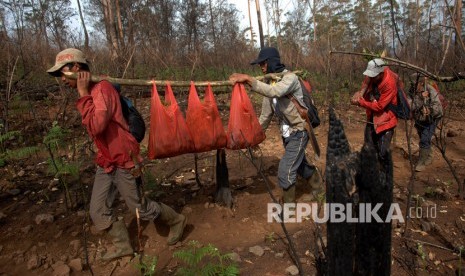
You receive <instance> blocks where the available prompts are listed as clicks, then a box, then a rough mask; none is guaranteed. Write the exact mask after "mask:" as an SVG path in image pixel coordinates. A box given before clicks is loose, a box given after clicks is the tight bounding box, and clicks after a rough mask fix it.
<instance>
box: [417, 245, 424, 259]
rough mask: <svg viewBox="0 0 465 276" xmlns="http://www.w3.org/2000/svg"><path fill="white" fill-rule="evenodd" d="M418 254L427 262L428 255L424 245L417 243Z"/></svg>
mask: <svg viewBox="0 0 465 276" xmlns="http://www.w3.org/2000/svg"><path fill="white" fill-rule="evenodd" d="M417 252H418V255H419V256H420V258H421V259H422V260H423V261H425V260H426V253H425V250H424V249H423V245H422V244H421V243H417Z"/></svg>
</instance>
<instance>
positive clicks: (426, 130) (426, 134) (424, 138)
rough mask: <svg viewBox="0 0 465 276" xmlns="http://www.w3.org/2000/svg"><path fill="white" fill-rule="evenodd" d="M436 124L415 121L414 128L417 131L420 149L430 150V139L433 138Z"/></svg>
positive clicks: (434, 122)
mask: <svg viewBox="0 0 465 276" xmlns="http://www.w3.org/2000/svg"><path fill="white" fill-rule="evenodd" d="M436 125H437V122H436V121H433V122H432V123H424V122H417V121H415V128H416V129H417V132H418V136H419V137H420V148H421V149H430V148H431V139H432V138H433V135H434V131H435V130H436Z"/></svg>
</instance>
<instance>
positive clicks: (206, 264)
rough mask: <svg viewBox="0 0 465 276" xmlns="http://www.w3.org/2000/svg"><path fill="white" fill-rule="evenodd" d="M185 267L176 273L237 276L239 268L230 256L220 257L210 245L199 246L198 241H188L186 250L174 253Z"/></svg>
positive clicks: (182, 274)
mask: <svg viewBox="0 0 465 276" xmlns="http://www.w3.org/2000/svg"><path fill="white" fill-rule="evenodd" d="M173 256H174V257H175V258H178V259H180V260H181V261H182V262H183V263H184V264H185V267H181V268H179V269H178V271H177V272H176V274H177V275H181V276H217V275H218V276H233V275H239V268H238V267H237V264H235V263H234V262H233V261H232V260H231V254H224V255H222V254H221V252H220V251H219V250H218V248H216V247H214V246H213V245H212V244H208V245H207V246H200V244H199V242H198V241H190V242H189V244H188V248H187V249H186V250H179V251H176V252H174V254H173Z"/></svg>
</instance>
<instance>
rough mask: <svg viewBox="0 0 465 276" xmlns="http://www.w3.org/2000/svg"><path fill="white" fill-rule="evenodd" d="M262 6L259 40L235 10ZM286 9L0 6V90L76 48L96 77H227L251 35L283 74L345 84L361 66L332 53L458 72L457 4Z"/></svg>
mask: <svg viewBox="0 0 465 276" xmlns="http://www.w3.org/2000/svg"><path fill="white" fill-rule="evenodd" d="M260 2H263V4H264V7H265V9H264V10H262V11H261V12H262V14H261V18H262V24H263V26H264V28H263V33H262V34H261V36H259V34H258V33H257V31H258V30H255V29H252V22H251V20H250V19H249V18H247V16H249V17H250V12H249V14H248V15H245V16H241V15H240V13H239V11H238V9H237V7H236V6H237V5H249V10H250V7H251V6H252V7H253V6H254V5H253V4H260ZM232 3H234V4H232ZM290 3H293V4H294V6H293V7H291V8H290V9H289V7H286V9H284V8H283V7H282V6H283V5H284V4H285V3H283V1H279V0H241V1H227V0H133V1H123V0H76V1H71V0H1V1H0V75H1V76H3V77H2V78H1V80H0V89H6V87H7V83H8V81H9V80H10V79H11V80H12V82H13V84H15V83H17V81H18V80H29V81H37V79H38V78H39V77H38V76H40V75H41V74H42V75H44V73H43V72H44V70H45V69H46V68H47V67H48V66H50V65H51V63H52V62H53V60H54V56H55V54H56V53H57V52H58V51H59V50H61V49H64V48H67V47H76V48H80V49H82V50H84V51H85V52H86V54H87V55H88V56H89V57H90V59H91V62H92V67H93V70H94V71H95V72H99V73H101V74H108V75H112V76H115V77H127V78H169V79H184V80H186V79H206V78H223V79H225V78H226V77H227V76H228V74H229V73H230V72H231V71H232V70H244V69H248V70H250V68H251V67H250V66H249V65H248V62H249V61H250V60H252V59H253V58H254V57H255V56H256V54H257V52H258V50H259V49H258V48H259V46H257V45H260V43H259V41H257V40H259V39H258V38H259V37H263V40H264V41H263V44H264V45H271V46H277V47H278V48H279V49H280V51H281V53H282V60H283V61H284V62H285V63H286V65H288V66H289V67H292V68H304V69H307V70H309V71H310V72H311V73H312V74H315V75H326V76H329V75H330V74H331V75H332V76H335V77H343V78H346V79H348V80H349V81H352V79H353V76H357V75H360V73H361V70H362V69H363V67H364V66H365V62H364V61H363V59H362V58H360V57H353V56H344V55H338V56H334V55H333V56H329V51H330V50H344V51H355V52H363V51H366V52H373V53H381V52H382V51H383V50H387V53H388V55H389V56H391V57H396V58H399V59H401V60H404V61H407V62H411V63H413V64H416V65H418V66H420V67H422V68H427V69H428V70H429V71H432V72H434V73H437V74H449V75H450V74H453V73H454V72H457V71H463V69H464V68H463V64H464V56H465V55H464V53H465V47H464V44H463V39H462V37H463V31H462V29H463V28H462V26H463V20H462V10H463V7H462V0H429V1H426V0H413V1H412V0H399V1H396V0H389V1H386V0H377V1H370V0H359V1H349V0H335V1H325V0H304V1H290ZM284 11H286V12H284ZM241 22H247V23H249V22H250V23H249V24H250V27H247V28H244V27H242V28H241V24H240V23H241ZM249 34H251V36H250V35H249ZM14 66H15V72H14V74H13V77H12V72H13V67H14ZM180 68H182V69H183V71H182V72H183V73H182V74H180V73H179V72H180V71H179V69H180ZM199 72H201V73H199ZM258 72H259V71H258V70H257V73H258ZM11 77H12V78H11ZM39 79H40V78H39ZM49 81H50V79H49ZM32 83H33V82H32ZM40 85H41V84H40Z"/></svg>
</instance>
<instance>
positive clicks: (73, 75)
mask: <svg viewBox="0 0 465 276" xmlns="http://www.w3.org/2000/svg"><path fill="white" fill-rule="evenodd" d="M292 73H294V74H296V75H301V74H302V73H303V72H302V71H292ZM63 74H64V75H65V76H66V77H67V78H69V79H74V80H75V79H77V74H76V73H72V72H65V73H63ZM283 74H284V73H273V74H266V75H264V76H259V77H254V78H255V79H257V80H263V79H275V78H278V77H280V76H282V75H283ZM102 80H107V81H109V82H111V83H117V84H120V85H132V86H152V85H153V84H155V85H157V86H166V85H167V84H170V85H171V86H176V87H189V86H190V85H191V83H193V84H194V85H195V86H197V87H198V86H208V85H209V84H210V86H232V85H233V82H231V81H229V80H227V81H169V80H140V79H122V78H113V77H108V76H96V75H92V77H91V81H92V82H99V81H102Z"/></svg>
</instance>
